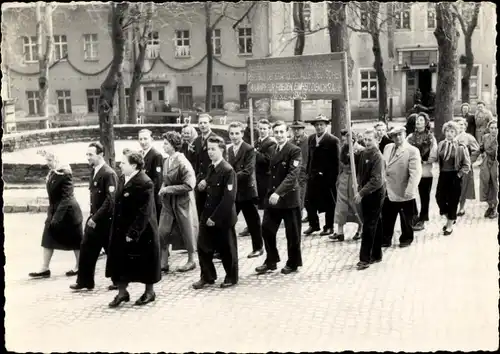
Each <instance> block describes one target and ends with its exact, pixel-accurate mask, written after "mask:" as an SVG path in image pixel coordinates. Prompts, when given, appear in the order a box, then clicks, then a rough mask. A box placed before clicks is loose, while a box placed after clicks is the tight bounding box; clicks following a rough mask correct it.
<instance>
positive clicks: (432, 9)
mask: <svg viewBox="0 0 500 354" xmlns="http://www.w3.org/2000/svg"><path fill="white" fill-rule="evenodd" d="M427 28H428V29H434V28H436V4H435V3H433V2H428V3H427Z"/></svg>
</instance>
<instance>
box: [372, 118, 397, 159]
mask: <svg viewBox="0 0 500 354" xmlns="http://www.w3.org/2000/svg"><path fill="white" fill-rule="evenodd" d="M373 128H374V129H375V133H376V138H377V142H378V147H379V150H380V152H381V153H384V149H385V147H386V146H387V145H388V144H392V143H393V141H392V140H391V138H389V136H388V135H387V125H386V124H385V123H384V122H378V123H377V124H375V126H374V127H373Z"/></svg>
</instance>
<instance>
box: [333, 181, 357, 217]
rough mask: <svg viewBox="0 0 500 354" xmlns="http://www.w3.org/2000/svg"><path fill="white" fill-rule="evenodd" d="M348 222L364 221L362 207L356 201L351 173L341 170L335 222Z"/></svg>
mask: <svg viewBox="0 0 500 354" xmlns="http://www.w3.org/2000/svg"><path fill="white" fill-rule="evenodd" d="M348 222H354V223H358V224H361V223H362V219H361V207H360V205H357V204H356V203H354V193H353V189H352V178H351V174H350V173H345V172H341V173H340V175H339V177H338V180H337V203H336V204H335V223H336V224H338V225H345V224H346V223H348Z"/></svg>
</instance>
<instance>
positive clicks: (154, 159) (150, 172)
mask: <svg viewBox="0 0 500 354" xmlns="http://www.w3.org/2000/svg"><path fill="white" fill-rule="evenodd" d="M162 169H163V155H162V154H161V153H160V152H159V151H158V150H156V149H155V148H154V147H152V148H151V149H149V151H148V153H147V154H146V155H145V156H144V172H145V173H146V175H147V176H148V177H149V178H150V179H151V181H153V184H154V186H155V190H154V193H155V206H156V216H157V220H159V218H160V212H161V200H160V197H159V196H158V192H159V191H160V188H161V183H162Z"/></svg>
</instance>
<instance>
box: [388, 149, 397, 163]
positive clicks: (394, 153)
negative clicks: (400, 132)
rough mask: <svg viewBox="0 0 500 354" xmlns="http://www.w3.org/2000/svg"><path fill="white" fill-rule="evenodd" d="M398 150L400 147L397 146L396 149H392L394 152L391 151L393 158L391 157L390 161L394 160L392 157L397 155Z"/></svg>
mask: <svg viewBox="0 0 500 354" xmlns="http://www.w3.org/2000/svg"><path fill="white" fill-rule="evenodd" d="M397 150H398V147H397V146H394V149H392V153H391V158H390V159H389V161H392V159H393V158H394V156H395V155H396V151H397Z"/></svg>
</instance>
